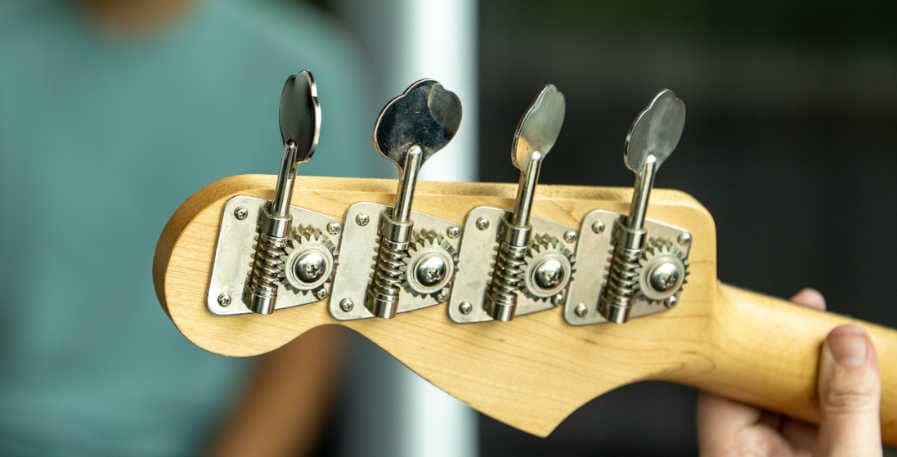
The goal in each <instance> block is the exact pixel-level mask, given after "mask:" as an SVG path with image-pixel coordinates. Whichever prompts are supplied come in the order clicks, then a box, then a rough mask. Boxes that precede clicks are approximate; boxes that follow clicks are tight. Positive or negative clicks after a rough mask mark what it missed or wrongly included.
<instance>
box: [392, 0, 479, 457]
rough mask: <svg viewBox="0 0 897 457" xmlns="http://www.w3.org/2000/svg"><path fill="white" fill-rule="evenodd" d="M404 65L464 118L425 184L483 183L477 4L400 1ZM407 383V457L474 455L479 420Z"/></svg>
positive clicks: (418, 383)
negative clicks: (454, 98) (429, 81)
mask: <svg viewBox="0 0 897 457" xmlns="http://www.w3.org/2000/svg"><path fill="white" fill-rule="evenodd" d="M398 3H399V5H400V6H399V11H401V12H402V13H403V14H402V15H403V16H404V18H403V20H402V21H401V23H400V24H398V30H399V44H400V46H401V47H402V48H404V49H401V50H400V51H399V56H400V58H401V60H400V61H399V62H397V65H396V67H395V70H396V73H397V74H396V75H395V79H396V80H398V81H407V82H410V81H413V80H416V79H419V78H421V77H427V78H433V79H435V80H437V81H439V82H441V83H442V84H443V85H444V86H445V87H446V88H447V89H449V90H451V91H453V92H455V93H456V94H458V97H459V98H460V99H461V103H462V106H463V110H464V111H463V117H462V120H461V127H460V129H459V130H458V134H457V135H456V137H455V138H454V139H453V140H452V142H451V143H450V144H449V145H448V146H447V147H446V148H445V149H444V150H442V151H440V152H439V153H437V154H436V155H434V156H433V158H431V159H430V161H429V162H427V164H426V165H425V166H424V168H423V170H422V171H421V179H423V180H433V181H474V180H476V177H477V170H476V158H477V139H478V135H477V84H476V80H477V76H476V75H477V45H476V43H477V2H476V0H399V2H398ZM404 374H405V376H403V377H402V385H403V386H404V391H403V392H401V393H400V394H401V395H405V396H407V400H406V401H405V402H403V403H404V405H405V408H404V410H403V411H402V423H403V429H404V432H405V433H406V435H405V438H404V439H403V440H402V445H403V449H402V451H403V452H402V454H401V455H402V456H403V457H418V456H424V455H425V456H428V457H458V456H470V457H473V456H475V455H476V453H477V422H476V415H475V414H474V412H473V411H472V410H471V409H470V408H469V407H467V406H466V405H464V404H463V403H461V402H459V401H457V400H455V399H454V398H452V397H450V396H448V395H447V394H445V393H444V392H442V391H441V390H439V389H437V388H435V387H433V386H432V385H431V384H429V383H427V382H426V381H424V380H422V379H420V378H419V377H417V376H415V375H414V374H412V373H410V372H407V371H406V372H405V373H404Z"/></svg>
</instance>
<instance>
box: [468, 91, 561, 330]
mask: <svg viewBox="0 0 897 457" xmlns="http://www.w3.org/2000/svg"><path fill="white" fill-rule="evenodd" d="M565 110H566V102H565V100H564V94H562V93H561V92H560V91H558V89H557V88H556V87H555V86H554V85H552V84H548V85H546V86H545V88H544V89H542V91H541V92H540V93H539V96H538V97H536V100H535V101H534V102H533V104H532V105H531V106H530V108H529V109H528V110H527V111H526V113H525V114H524V115H523V117H522V118H521V119H520V123H519V124H518V125H517V131H516V132H514V144H513V146H512V148H511V161H512V162H513V163H514V166H515V167H517V169H518V170H520V180H519V182H518V184H517V199H516V201H515V205H514V209H513V212H512V213H511V215H510V218H505V219H503V220H502V227H501V229H500V230H499V236H500V237H501V239H500V242H499V247H498V254H497V257H496V260H495V267H494V271H493V274H492V280H491V282H490V283H489V288H488V290H487V292H486V297H485V305H486V309H487V310H488V311H489V314H490V315H491V316H492V318H493V319H495V320H499V321H509V320H511V319H512V318H513V317H514V313H515V312H516V310H517V293H516V291H517V289H518V288H519V286H520V284H521V283H522V281H523V275H524V271H523V263H524V256H525V255H526V250H527V248H528V246H529V239H530V235H531V232H532V226H531V225H530V213H531V212H532V205H533V196H534V195H535V191H536V184H537V183H538V182H539V172H540V170H541V167H542V161H543V160H544V159H545V157H546V156H547V155H548V152H549V151H551V148H552V147H554V143H555V141H557V138H558V135H560V133H561V126H562V125H563V123H564V112H565Z"/></svg>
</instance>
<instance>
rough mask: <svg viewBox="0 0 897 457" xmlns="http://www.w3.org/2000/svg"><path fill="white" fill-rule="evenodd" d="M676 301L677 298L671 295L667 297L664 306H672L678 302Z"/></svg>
mask: <svg viewBox="0 0 897 457" xmlns="http://www.w3.org/2000/svg"><path fill="white" fill-rule="evenodd" d="M678 302H679V298H678V297H676V296H675V295H673V296H672V297H670V298H667V301H666V307H667V308H672V307H674V306H676V303H678Z"/></svg>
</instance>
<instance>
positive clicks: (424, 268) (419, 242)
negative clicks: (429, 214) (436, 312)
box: [404, 230, 458, 302]
mask: <svg viewBox="0 0 897 457" xmlns="http://www.w3.org/2000/svg"><path fill="white" fill-rule="evenodd" d="M457 263H458V253H457V250H456V249H455V247H454V246H452V245H451V244H450V243H448V240H446V239H445V237H443V236H442V235H440V234H438V233H436V232H433V231H429V230H422V231H418V232H417V233H415V235H414V239H413V240H412V242H411V246H410V247H409V248H408V265H409V267H408V269H407V270H406V277H405V284H404V286H405V290H406V291H408V292H410V293H411V294H413V295H416V296H424V295H433V296H434V298H436V300H437V301H439V302H442V301H445V300H446V299H447V298H448V295H449V293H450V283H451V280H452V278H454V275H455V270H456V269H457Z"/></svg>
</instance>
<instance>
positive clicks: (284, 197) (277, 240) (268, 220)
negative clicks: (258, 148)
mask: <svg viewBox="0 0 897 457" xmlns="http://www.w3.org/2000/svg"><path fill="white" fill-rule="evenodd" d="M279 119H280V135H281V139H282V140H283V159H282V161H281V165H280V173H279V174H278V175H277V185H276V187H275V191H274V199H273V200H271V201H270V202H268V204H267V205H265V206H264V207H263V208H262V210H261V215H260V217H259V229H260V230H259V233H258V242H257V246H256V249H255V254H254V258H253V263H252V271H251V273H250V276H249V281H248V283H247V285H246V288H245V290H244V300H245V301H246V303H247V305H248V307H249V309H250V310H252V311H253V312H255V313H259V314H271V313H273V312H274V308H275V304H276V301H277V289H278V286H279V284H280V279H281V278H282V277H283V275H284V258H285V247H286V246H287V243H288V241H289V236H290V229H291V226H292V222H293V217H292V214H291V212H290V200H291V198H292V195H293V182H294V181H295V178H296V171H297V170H298V168H299V164H301V163H304V162H307V161H308V160H309V159H311V157H312V154H314V151H315V148H316V147H317V145H318V138H319V135H320V129H321V106H320V104H319V103H318V92H317V88H316V87H315V81H314V78H313V77H312V75H311V73H310V72H308V71H305V70H303V71H301V72H299V73H298V74H295V75H292V76H290V77H289V78H288V79H287V81H286V83H285V84H284V86H283V91H282V92H281V96H280V115H279Z"/></svg>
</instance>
